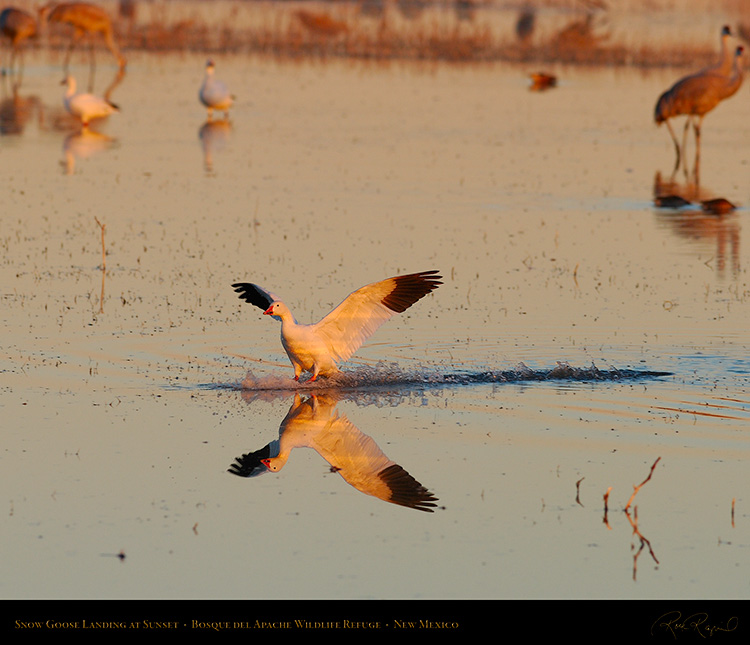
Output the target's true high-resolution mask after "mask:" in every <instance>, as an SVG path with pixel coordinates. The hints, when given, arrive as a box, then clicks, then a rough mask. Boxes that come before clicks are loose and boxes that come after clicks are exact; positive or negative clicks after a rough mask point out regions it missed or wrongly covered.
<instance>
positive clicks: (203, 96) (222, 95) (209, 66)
mask: <svg viewBox="0 0 750 645" xmlns="http://www.w3.org/2000/svg"><path fill="white" fill-rule="evenodd" d="M214 69H215V67H214V63H213V61H211V60H209V61H208V62H207V63H206V75H205V77H204V78H203V84H202V85H201V89H200V92H198V97H199V98H200V100H201V103H203V105H205V106H206V110H208V119H209V121H210V120H211V118H212V117H213V113H214V110H222V111H223V112H224V115H225V117H226V118H229V108H230V107H232V103H234V97H233V96H232V95H231V94H230V93H229V90H228V89H227V86H226V85H225V84H224V83H223V82H222V81H220V80H219V79H217V78H216V77H215V76H214Z"/></svg>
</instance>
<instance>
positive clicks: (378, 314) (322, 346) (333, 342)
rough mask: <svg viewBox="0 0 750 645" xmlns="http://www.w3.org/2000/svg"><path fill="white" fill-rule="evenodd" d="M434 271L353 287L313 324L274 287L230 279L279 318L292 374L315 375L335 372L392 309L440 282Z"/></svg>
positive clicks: (398, 309) (397, 309)
mask: <svg viewBox="0 0 750 645" xmlns="http://www.w3.org/2000/svg"><path fill="white" fill-rule="evenodd" d="M437 273H438V272H437V271H422V272H420V273H412V274H409V275H401V276H396V277H394V278H388V279H387V280H382V281H381V282H374V283H372V284H368V285H367V286H364V287H362V288H361V289H357V291H355V292H353V293H351V294H349V296H348V297H347V298H346V299H345V300H344V301H343V302H342V303H341V304H340V305H339V306H338V307H336V308H335V309H334V310H333V311H332V312H331V313H329V314H328V315H327V316H326V317H325V318H323V319H322V320H321V321H320V322H317V323H315V324H314V325H300V324H299V323H298V322H297V321H296V320H295V319H294V316H293V315H292V312H291V311H290V310H289V308H288V307H287V306H286V305H285V304H284V303H283V302H281V300H279V299H278V298H277V297H276V296H274V295H273V294H272V293H270V292H268V291H266V290H265V289H262V288H261V287H259V286H258V285H255V284H251V283H249V282H237V283H235V284H233V285H232V287H233V288H234V290H235V291H236V292H237V293H238V294H239V297H240V298H241V299H242V300H244V301H245V302H249V303H250V304H251V305H255V306H256V307H260V308H261V309H263V310H264V311H263V313H264V314H265V315H267V316H272V317H273V318H275V319H276V320H280V321H281V344H282V345H283V346H284V349H285V350H286V353H287V355H288V356H289V360H290V361H291V362H292V366H293V367H294V380H295V381H297V380H299V377H300V375H301V374H302V372H303V371H307V372H312V378H311V379H310V381H314V380H315V379H317V378H318V375H323V376H330V375H332V374H335V373H336V372H338V367H337V363H340V362H342V361H346V360H348V359H349V358H350V357H351V356H352V355H353V354H354V352H356V351H357V350H358V349H359V348H360V347H361V345H362V343H364V342H365V340H367V339H368V338H369V337H370V336H372V334H374V333H375V332H376V331H377V329H378V328H379V327H380V326H381V325H382V324H383V323H384V322H386V321H387V320H389V319H390V318H391V317H392V316H393V315H394V314H397V313H401V312H403V311H405V310H406V309H408V308H409V307H411V306H412V305H413V304H414V303H415V302H417V300H419V299H420V298H422V297H424V296H426V295H427V294H428V293H430V292H431V291H432V290H433V289H437V287H438V286H440V285H441V284H443V283H442V282H440V280H441V279H442V276H440V275H437Z"/></svg>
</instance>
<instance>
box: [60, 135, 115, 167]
mask: <svg viewBox="0 0 750 645" xmlns="http://www.w3.org/2000/svg"><path fill="white" fill-rule="evenodd" d="M115 143H117V139H113V138H112V137H108V136H107V135H106V134H101V133H100V132H96V131H95V130H89V129H88V128H85V129H83V130H81V131H80V132H75V133H73V134H69V135H68V136H67V137H65V140H64V141H63V155H64V161H63V167H64V170H65V174H67V175H72V174H73V173H74V172H75V166H76V160H77V159H90V158H91V157H94V156H96V155H98V154H99V153H101V152H103V151H104V150H108V149H109V148H111V147H112V146H113V145H115Z"/></svg>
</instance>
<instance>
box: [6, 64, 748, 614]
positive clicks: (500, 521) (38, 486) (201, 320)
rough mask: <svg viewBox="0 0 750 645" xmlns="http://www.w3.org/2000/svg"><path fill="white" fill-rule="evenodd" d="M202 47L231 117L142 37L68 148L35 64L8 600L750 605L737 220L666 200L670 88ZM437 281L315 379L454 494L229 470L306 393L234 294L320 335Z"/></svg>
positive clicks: (725, 147)
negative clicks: (347, 315)
mask: <svg viewBox="0 0 750 645" xmlns="http://www.w3.org/2000/svg"><path fill="white" fill-rule="evenodd" d="M216 63H217V75H218V76H220V77H221V78H223V79H225V80H226V81H227V82H228V83H229V84H230V85H231V87H232V88H233V91H234V93H235V94H236V96H237V103H236V108H235V109H234V110H233V111H232V114H231V120H230V122H229V123H222V122H221V121H220V122H219V123H215V124H213V125H212V126H210V127H206V126H205V113H204V111H203V110H202V108H201V106H200V105H199V104H198V102H197V88H198V86H199V84H200V81H201V78H202V67H203V59H202V58H199V57H195V56H186V55H185V56H177V55H175V56H149V55H139V56H133V57H132V58H131V60H130V62H129V66H128V71H127V74H126V76H125V77H124V79H123V80H122V82H121V84H120V85H118V86H117V87H116V88H115V90H114V92H113V95H112V99H113V100H114V101H115V102H116V103H118V104H119V105H120V106H121V110H122V111H121V113H120V114H118V115H115V116H113V117H112V118H110V119H109V121H108V122H106V123H102V124H100V125H99V126H97V130H98V131H99V132H100V133H101V134H102V135H104V136H106V137H109V138H110V140H106V141H105V140H103V139H102V138H101V137H99V138H95V139H94V138H92V137H89V139H88V141H81V140H79V141H78V143H79V147H77V148H76V147H75V142H74V143H73V144H71V140H70V139H67V138H68V136H69V135H71V134H75V131H70V130H68V129H65V128H62V129H61V128H60V127H59V124H60V123H64V120H62V119H60V118H59V117H60V115H59V110H60V105H61V103H60V97H61V88H60V87H59V85H58V83H59V78H60V73H59V70H58V69H57V68H53V67H50V66H48V65H47V64H46V63H44V62H42V61H36V62H34V61H31V62H29V61H27V69H26V76H25V79H24V83H23V85H22V87H21V89H20V92H19V97H18V98H17V101H16V105H17V104H18V99H19V98H20V99H28V100H29V101H30V103H29V104H30V105H31V106H32V112H31V117H30V118H29V119H28V120H27V121H25V122H24V123H22V124H21V125H22V127H21V130H22V132H20V133H16V134H13V135H8V136H3V137H2V138H1V139H0V164H2V168H3V176H4V194H5V198H4V204H3V209H2V216H1V217H2V235H1V239H0V243H1V245H2V249H3V256H2V257H3V259H2V262H1V263H0V274H1V275H2V284H3V289H2V303H3V304H2V309H1V310H0V311H1V312H2V313H0V317H1V319H2V324H3V329H4V332H3V343H2V346H3V355H2V357H0V405H1V406H2V415H3V438H4V445H3V450H2V452H0V460H1V461H2V473H3V474H2V478H3V486H2V490H3V501H4V504H5V508H6V512H5V513H4V514H3V519H2V533H3V544H4V547H5V555H6V557H5V561H6V564H5V565H4V575H3V576H2V579H1V580H2V582H0V585H1V587H2V590H1V591H0V594H1V595H2V596H3V597H5V598H144V597H148V598H271V599H274V598H334V599H339V598H354V599H359V598H378V599H380V598H395V599H401V598H406V599H416V598H422V599H431V598H458V599H478V598H479V599H481V598H493V599H494V598H664V597H669V598H684V597H687V598H692V597H709V598H736V597H746V596H747V594H748V592H749V591H750V588H749V586H750V575H749V573H750V572H749V571H748V566H749V565H748V560H747V557H746V554H747V549H748V546H750V533H749V532H748V524H749V522H750V513H749V512H748V507H747V505H748V502H749V501H750V500H748V497H747V489H748V475H747V463H748V458H749V457H750V443H749V441H748V421H749V420H750V396H748V385H749V383H748V376H749V375H750V362H749V361H748V357H747V340H748V339H747V315H748V297H749V296H750V287H749V285H748V273H747V264H748V253H747V250H746V248H747V245H743V244H742V233H743V224H744V221H745V219H746V217H747V210H746V209H745V208H744V207H742V206H741V207H740V208H739V209H738V210H737V211H736V212H734V213H732V214H730V215H727V216H723V217H716V216H708V215H705V214H703V213H701V212H700V211H699V210H697V209H687V210H685V209H683V210H680V211H675V210H663V209H661V210H657V209H655V208H654V207H653V206H652V198H653V190H654V183H655V177H656V176H657V174H658V173H660V174H661V176H663V177H665V178H668V177H669V175H670V172H671V167H672V162H673V150H672V146H671V141H670V140H669V137H668V134H667V132H666V131H663V130H659V129H657V128H656V127H655V126H654V125H653V124H652V121H651V114H652V108H653V104H654V101H655V99H656V97H657V96H658V94H659V92H660V91H662V90H663V89H664V88H665V87H667V86H668V85H669V84H670V83H671V82H672V81H673V80H674V78H675V76H676V74H675V73H674V72H668V71H663V72H662V71H660V72H658V73H657V72H654V73H651V74H650V75H643V74H641V73H639V72H635V71H611V70H583V69H561V70H559V73H560V76H561V83H560V86H559V87H558V88H556V89H555V90H553V91H549V92H546V93H533V92H529V91H528V86H527V80H526V78H525V73H526V72H527V71H529V70H526V69H523V68H520V67H509V66H503V65H491V66H490V65H485V66H477V67H471V66H470V67H464V66H460V67H451V66H447V65H438V66H434V67H419V66H407V65H397V64H396V65H392V66H376V65H361V64H350V63H335V62H328V63H326V64H274V63H270V62H265V61H262V60H258V59H246V58H242V59H239V58H218V59H216ZM86 72H87V69H86V68H85V67H83V66H82V67H80V68H77V69H76V73H77V74H78V75H79V76H81V77H85V75H86ZM112 73H113V70H112V69H111V68H108V67H107V66H106V65H100V67H99V69H98V70H97V91H100V92H101V91H103V88H104V87H106V84H107V82H108V81H109V78H108V77H107V75H108V74H112ZM747 93H748V90H747V88H742V90H741V91H740V93H739V94H738V95H737V96H736V97H734V98H733V99H732V100H730V101H728V102H727V103H726V104H725V105H722V106H720V107H719V108H718V109H717V110H716V112H715V113H714V114H711V115H709V117H708V118H707V119H706V122H705V127H704V136H703V146H704V148H703V155H702V159H701V187H702V190H703V191H704V194H705V195H716V196H723V197H726V198H728V199H730V200H731V201H733V202H738V203H739V204H740V205H742V204H744V203H747V202H748V199H750V195H748V187H747V176H748V175H747V173H748V163H749V162H750V156H749V155H750V149H749V148H748V147H747V146H746V145H744V144H742V142H743V141H749V140H750V131H749V130H750V125H749V124H748V122H747V119H746V118H745V116H746V113H747V110H746V106H747V100H748V98H747ZM56 124H57V125H56ZM66 140H67V141H68V144H67V149H65V146H66V143H65V142H66ZM677 179H678V180H679V181H682V180H683V178H682V176H681V175H679V174H678V176H677ZM683 187H684V186H683ZM95 218H98V220H99V223H101V224H103V225H105V227H106V228H105V230H104V240H105V247H106V252H107V255H106V270H105V271H103V270H102V257H101V229H100V227H99V224H98V223H97V221H96V219H95ZM432 268H437V269H440V270H441V271H442V273H443V276H444V277H445V280H444V282H445V284H444V285H443V286H442V287H441V288H440V289H438V290H437V291H436V292H435V293H434V294H433V295H431V296H429V297H427V298H425V299H424V300H423V301H420V302H419V303H418V304H417V305H416V306H415V307H413V308H412V309H410V310H409V311H408V312H407V313H406V314H405V315H402V316H400V317H396V318H395V319H393V320H392V321H391V322H389V323H388V324H387V325H386V326H384V327H383V328H381V329H380V330H379V332H378V333H377V335H376V336H374V337H373V339H372V340H371V341H370V342H369V343H368V344H367V345H366V346H365V347H364V348H363V349H362V350H361V351H360V352H359V353H358V354H357V355H356V357H355V359H354V360H353V361H351V362H350V363H349V364H348V365H347V366H346V369H347V373H346V375H345V376H344V377H343V379H342V380H341V381H340V382H338V383H337V385H338V387H337V388H336V389H335V390H334V391H333V392H331V391H329V392H328V393H327V396H328V397H333V399H334V401H335V400H336V399H338V401H337V405H336V407H335V412H336V413H338V414H339V415H344V416H346V417H347V418H348V419H349V421H351V423H352V424H353V425H354V426H356V428H358V429H359V430H360V431H361V432H362V433H364V434H366V435H369V436H370V437H371V438H372V439H373V440H374V441H375V442H376V443H377V444H378V445H379V446H380V448H381V449H382V450H383V451H384V452H385V453H386V454H387V455H388V456H389V457H390V458H391V459H392V460H393V461H395V462H396V463H398V464H400V465H401V466H403V467H404V468H405V469H406V470H407V471H408V472H409V473H411V474H412V475H413V476H414V477H415V478H416V479H417V480H418V481H419V482H421V483H422V484H423V485H424V486H425V487H427V488H428V489H429V490H430V491H432V492H433V493H434V494H435V496H436V497H437V498H438V499H439V508H438V509H436V511H435V512H434V513H422V512H419V511H416V510H412V509H409V508H404V507H400V506H396V505H393V504H388V503H386V502H383V501H382V500H380V499H377V498H375V497H372V496H368V495H364V494H362V493H361V492H359V491H357V490H356V489H355V488H353V487H351V486H349V485H348V484H347V483H346V482H345V481H344V480H343V479H342V478H341V477H340V476H339V475H338V474H337V473H334V472H331V471H330V468H329V465H328V464H327V463H326V462H325V461H324V460H323V459H322V457H321V456H320V455H319V454H317V453H316V452H314V451H313V450H311V449H296V450H294V451H293V452H292V454H291V457H290V459H289V462H288V463H287V465H286V466H285V468H284V469H283V470H282V471H280V472H279V473H278V474H271V473H267V474H264V475H262V476H260V477H254V478H249V479H244V478H240V477H236V476H233V475H232V474H230V473H228V472H227V469H228V468H229V467H230V465H231V464H232V463H233V462H234V460H235V459H236V458H237V457H239V456H241V455H242V454H244V453H249V452H252V451H255V450H258V449H260V448H262V447H263V446H265V445H266V444H268V443H269V442H271V441H273V440H274V439H277V438H278V437H279V426H280V424H281V423H282V420H283V419H284V417H285V415H286V414H287V412H288V411H289V408H290V405H291V404H292V402H293V400H294V394H295V393H297V394H300V395H301V396H302V397H303V399H304V398H306V397H308V396H309V395H310V394H311V390H310V388H309V387H308V386H306V385H305V384H304V383H303V384H301V385H299V386H295V385H294V384H293V382H292V381H291V374H292V371H291V367H290V366H289V364H288V362H287V360H286V358H285V356H284V355H283V352H282V350H281V346H280V344H279V340H278V331H279V330H278V327H277V325H276V324H275V323H273V321H270V320H268V319H265V318H263V317H262V316H261V315H260V311H259V310H257V309H255V308H253V307H251V306H249V305H243V304H242V303H241V302H240V301H239V300H237V299H236V297H235V294H234V293H233V291H232V289H231V287H230V285H231V283H232V282H235V281H237V280H249V281H253V282H257V283H259V284H261V285H264V286H266V287H268V288H271V289H273V290H274V291H276V292H277V293H280V294H281V295H283V296H284V297H285V298H286V299H287V300H288V301H289V302H290V304H291V305H292V306H293V308H294V311H295V313H296V315H297V318H298V319H299V320H301V321H310V320H313V319H316V318H317V317H318V316H320V315H322V314H323V313H324V312H326V311H328V310H329V309H330V308H331V307H332V306H333V305H335V304H337V303H338V302H339V301H340V299H341V298H342V297H343V296H345V295H346V294H347V293H349V292H350V291H351V290H353V289H354V288H356V287H358V286H361V285H362V284H365V283H367V282H370V281H373V280H378V279H381V278H385V277H387V276H389V275H395V274H398V273H400V272H407V271H417V270H425V269H432ZM102 294H103V300H102ZM560 364H561V365H560ZM568 366H569V367H568ZM555 369H557V370H558V371H556V372H555V373H553V374H550V375H549V378H544V377H545V375H547V373H548V372H550V371H552V370H555ZM597 370H599V371H601V373H597ZM633 372H637V373H635V374H634V373H633ZM648 372H667V373H669V374H668V375H661V376H659V375H654V374H648ZM659 458H660V459H659ZM657 459H659V461H658V463H657V465H656V468H655V469H654V472H653V474H652V477H651V479H650V480H649V481H648V482H647V483H646V484H644V486H643V487H642V489H641V490H640V491H639V492H638V494H637V496H636V497H635V500H634V505H635V506H636V507H637V514H636V513H634V509H633V507H631V509H630V514H629V515H628V514H626V513H624V512H623V508H624V507H625V505H626V503H627V502H628V499H629V498H630V496H631V494H632V493H633V486H634V485H637V484H639V483H641V482H642V481H644V480H645V479H646V477H647V476H648V474H649V472H650V469H651V467H652V465H653V464H654V462H656V460H657ZM610 489H611V490H610ZM608 490H610V493H609V499H608V511H607V512H606V514H605V508H604V501H603V496H604V494H605V493H606V492H607V491H608ZM733 500H734V504H735V511H734V516H732V504H733ZM635 518H637V527H638V530H639V531H640V533H641V534H642V535H643V537H644V538H646V539H647V540H648V544H650V549H651V551H649V548H648V545H647V543H645V542H644V543H642V542H641V540H640V538H639V537H637V536H636V535H634V533H633V527H632V526H631V521H633V522H635V521H636V519H635ZM642 545H646V546H645V548H644V549H643V550H640V548H641V546H642ZM121 552H122V553H123V554H124V555H125V558H124V559H123V560H121V559H119V558H118V557H116V556H117V555H118V554H119V553H121ZM657 561H658V562H657Z"/></svg>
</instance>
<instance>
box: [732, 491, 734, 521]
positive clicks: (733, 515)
mask: <svg viewBox="0 0 750 645" xmlns="http://www.w3.org/2000/svg"><path fill="white" fill-rule="evenodd" d="M732 528H734V497H733V498H732Z"/></svg>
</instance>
